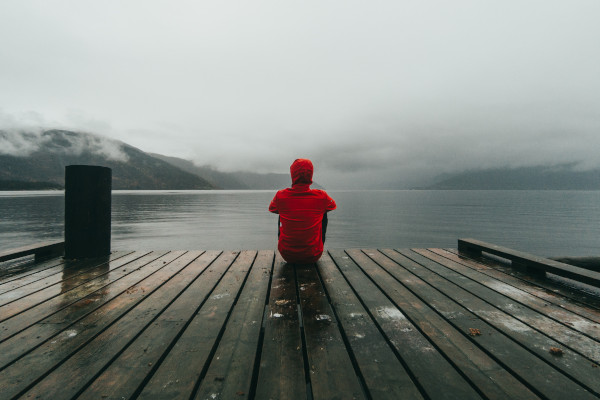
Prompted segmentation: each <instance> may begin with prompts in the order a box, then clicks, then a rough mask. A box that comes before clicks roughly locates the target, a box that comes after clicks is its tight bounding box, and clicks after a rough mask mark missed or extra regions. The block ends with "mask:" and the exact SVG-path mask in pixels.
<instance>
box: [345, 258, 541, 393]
mask: <svg viewBox="0 0 600 400" xmlns="http://www.w3.org/2000/svg"><path fill="white" fill-rule="evenodd" d="M348 254H349V255H350V256H351V257H352V258H353V260H354V261H355V262H356V263H357V264H358V265H359V266H360V267H361V269H362V270H363V271H364V272H365V273H366V274H368V275H369V277H371V278H372V279H373V280H374V282H375V283H376V284H377V285H379V287H381V289H382V290H383V291H384V292H385V293H386V294H387V295H388V296H390V298H391V299H392V300H393V301H394V304H395V305H396V306H397V307H398V308H400V309H401V310H402V312H403V313H405V314H406V316H407V317H408V318H409V319H410V320H411V321H413V323H414V325H415V326H417V327H418V328H419V329H420V331H421V332H422V333H423V334H425V335H427V337H428V338H429V340H431V341H432V342H433V343H434V344H435V346H436V348H437V349H439V351H441V352H443V353H444V354H445V356H446V357H447V358H448V360H450V361H451V362H452V364H453V365H454V366H455V367H456V368H457V369H458V370H460V371H461V374H462V375H464V376H465V377H466V378H468V379H469V380H470V382H472V384H474V385H475V386H476V387H477V388H478V391H479V392H480V393H482V394H483V396H484V397H485V398H489V399H537V398H538V396H537V395H535V394H534V393H533V392H531V391H530V390H529V388H527V387H526V386H525V385H523V384H522V383H521V382H520V381H518V380H517V379H516V378H515V377H514V376H512V375H511V374H510V373H508V372H507V371H506V370H505V369H504V368H503V367H502V366H501V365H500V364H498V363H497V362H496V361H495V360H494V359H493V358H491V357H490V356H489V355H488V354H486V353H485V352H484V351H482V350H481V349H479V348H478V347H477V346H475V345H473V343H472V342H471V341H470V340H469V339H467V337H465V336H464V335H463V334H462V332H460V331H459V330H457V329H456V328H455V327H454V326H452V325H451V324H450V323H448V321H446V320H445V319H444V318H443V317H441V316H439V315H438V314H437V313H436V312H435V310H433V309H432V308H431V307H429V305H427V304H426V303H425V302H423V301H422V300H421V299H419V298H418V297H417V296H415V295H414V294H413V293H412V292H410V291H409V290H408V289H407V288H406V287H405V286H403V285H402V284H401V283H400V282H398V281H397V280H396V279H394V277H393V276H391V275H390V274H389V273H388V272H387V271H386V269H388V270H394V269H396V268H398V265H397V264H396V263H394V261H392V260H391V259H389V258H388V257H386V256H385V255H383V254H382V253H380V252H379V251H377V250H371V249H366V250H363V252H358V251H348ZM367 255H368V258H367ZM382 267H383V268H382ZM384 268H385V269H384ZM400 343H401V345H403V346H404V345H406V343H409V342H408V341H401V342H400ZM433 365H435V364H432V366H430V368H429V370H430V372H431V373H432V374H434V376H439V373H437V372H436V371H435V370H436V368H435V367H434V366H433ZM425 373H427V370H426V371H425ZM423 384H424V385H426V386H427V385H434V386H435V382H433V383H432V382H429V383H427V382H423ZM432 398H438V396H432Z"/></svg>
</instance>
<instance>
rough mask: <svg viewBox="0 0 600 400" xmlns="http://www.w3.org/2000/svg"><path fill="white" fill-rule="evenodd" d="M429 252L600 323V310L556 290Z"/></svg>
mask: <svg viewBox="0 0 600 400" xmlns="http://www.w3.org/2000/svg"><path fill="white" fill-rule="evenodd" d="M427 250H428V251H430V252H432V253H434V254H436V255H438V256H441V257H444V258H447V259H449V260H451V261H454V262H456V263H459V264H461V265H464V266H466V267H469V268H471V269H473V270H475V271H478V272H479V273H481V274H485V275H487V276H490V277H492V278H495V279H497V280H499V281H501V282H504V283H507V284H509V285H511V286H514V287H516V288H519V289H521V290H523V291H525V292H527V293H530V294H532V295H534V296H536V297H538V298H540V299H543V300H544V301H547V302H549V303H552V304H556V305H557V306H559V307H561V308H563V309H565V310H569V311H571V312H574V313H576V314H578V315H581V316H582V317H585V318H587V319H589V320H590V321H594V322H597V323H600V310H597V309H595V308H593V307H590V306H587V305H585V304H581V303H580V304H578V303H575V302H574V301H573V300H572V299H570V298H568V297H565V296H564V295H562V294H560V293H557V292H556V291H554V290H550V289H549V288H545V287H542V286H539V285H534V284H533V283H531V282H529V281H526V280H523V279H518V278H516V277H514V276H512V275H508V274H506V273H504V272H502V271H499V270H497V269H494V268H491V267H489V266H487V265H483V264H481V263H479V262H477V261H474V260H472V259H470V258H464V257H459V256H458V255H457V254H455V253H452V252H449V251H448V250H445V249H427Z"/></svg>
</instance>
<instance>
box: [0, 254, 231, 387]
mask: <svg viewBox="0 0 600 400" xmlns="http://www.w3.org/2000/svg"><path fill="white" fill-rule="evenodd" d="M219 253H220V252H206V253H204V254H202V255H201V256H200V257H198V255H199V252H190V253H186V254H185V255H183V256H181V257H179V258H177V259H176V260H175V261H173V262H171V263H170V264H168V265H167V266H166V267H165V268H163V269H161V270H160V271H158V272H157V273H156V274H154V275H152V276H150V277H148V278H146V279H145V280H144V281H142V282H140V283H139V284H137V285H135V286H134V287H132V289H131V290H127V291H126V292H125V293H122V294H121V295H119V296H117V297H116V298H115V299H113V300H112V301H110V302H108V303H107V304H105V305H104V306H102V307H101V308H100V309H98V310H96V311H95V312H93V313H91V314H89V315H87V316H86V317H85V318H83V319H82V320H80V321H78V322H77V323H75V324H73V325H71V326H70V327H69V329H67V330H65V331H63V332H62V333H61V334H60V335H58V336H55V337H54V338H52V339H50V340H48V341H46V342H45V343H44V344H43V345H42V346H39V347H38V348H36V349H35V350H33V351H31V352H30V353H28V354H27V355H26V356H25V357H23V358H21V359H19V360H18V361H17V362H15V363H13V364H11V365H10V366H9V367H8V368H6V369H4V370H2V371H0V386H2V387H3V389H4V392H5V393H7V397H9V398H10V397H11V396H13V395H17V394H18V393H20V392H25V391H26V390H28V389H31V388H32V387H33V391H32V393H33V392H36V390H40V393H39V395H40V396H44V392H45V391H48V393H49V395H48V398H52V396H55V395H56V396H58V394H57V393H59V391H60V389H59V388H58V387H57V386H61V385H63V384H66V383H71V382H72V381H73V385H72V386H71V388H72V387H73V386H76V387H80V386H78V385H81V384H82V382H83V384H85V383H86V382H87V381H89V380H90V379H92V377H93V375H94V374H95V373H96V372H94V369H93V367H94V366H95V367H98V365H97V364H98V363H99V364H100V366H99V367H100V368H102V367H103V366H104V364H102V361H105V360H106V358H103V357H107V356H110V351H117V352H118V351H119V350H120V348H122V344H123V342H124V343H125V344H126V343H127V342H128V341H129V340H131V339H132V338H133V337H135V336H136V335H137V334H138V333H139V329H141V327H143V326H145V325H147V323H149V322H151V319H152V318H153V317H154V316H155V315H157V314H158V313H159V312H160V311H161V310H162V308H164V307H165V306H166V305H168V304H169V303H170V302H171V301H172V300H173V298H175V297H176V296H177V295H178V294H179V293H180V292H181V290H183V289H184V288H185V287H186V286H187V285H188V284H189V283H190V282H191V281H192V280H193V279H195V278H196V277H197V276H198V275H199V274H201V273H202V272H203V271H204V269H205V268H206V267H207V266H208V265H209V264H210V263H211V262H212V261H213V260H214V259H215V258H216V257H217V255H218V254H219ZM90 344H92V346H91V347H90V348H87V346H89V345H90ZM120 345H121V347H119V346H120ZM86 348H87V349H86ZM90 350H91V352H92V354H90ZM80 351H81V352H80ZM75 354H80V356H79V357H78V358H77V359H75V360H74V361H71V363H70V364H69V361H70V360H73V358H70V357H72V356H73V355H75ZM82 354H83V355H84V357H83V358H82V357H81V355H82ZM113 354H114V353H113ZM86 357H87V358H86ZM86 360H87V362H88V363H89V364H88V365H86ZM78 362H79V363H81V364H82V365H78ZM73 363H75V364H76V366H75V367H73ZM95 364H96V365H95ZM64 365H66V366H65V367H63V368H62V369H61V370H60V371H58V372H57V373H56V374H54V375H53V374H52V372H53V371H55V372H56V371H57V370H56V368H57V367H58V366H64ZM88 367H92V368H89V369H88ZM73 371H76V373H75V372H73ZM44 378H47V379H46V380H45V381H43V380H42V379H44ZM39 381H41V382H43V384H42V386H40V387H38V386H35V387H34V385H35V384H36V383H37V382H39Z"/></svg>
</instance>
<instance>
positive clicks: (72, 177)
mask: <svg viewBox="0 0 600 400" xmlns="http://www.w3.org/2000/svg"><path fill="white" fill-rule="evenodd" d="M111 189H112V171H111V169H110V168H106V167H98V166H93V165H69V166H67V167H66V168H65V258H67V259H74V258H95V257H102V256H107V255H109V254H110V212H111Z"/></svg>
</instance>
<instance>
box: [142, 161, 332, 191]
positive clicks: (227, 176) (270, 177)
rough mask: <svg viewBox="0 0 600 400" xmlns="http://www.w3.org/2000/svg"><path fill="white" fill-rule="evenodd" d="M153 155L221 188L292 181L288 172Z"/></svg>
mask: <svg viewBox="0 0 600 400" xmlns="http://www.w3.org/2000/svg"><path fill="white" fill-rule="evenodd" d="M149 154H150V155H152V156H153V157H156V158H159V159H161V160H163V161H166V162H168V163H170V164H172V165H173V166H176V167H177V168H181V169H182V170H184V171H187V172H190V173H193V174H196V175H198V176H200V177H202V178H204V179H206V180H207V181H209V182H211V183H212V184H213V185H215V186H216V187H218V188H221V189H232V190H235V189H253V190H276V189H283V188H286V187H290V186H291V184H292V182H291V178H290V175H289V174H277V173H266V174H259V173H255V172H244V171H237V172H221V171H217V170H215V169H214V168H211V167H209V166H197V165H195V164H194V163H193V162H191V161H189V160H184V159H182V158H177V157H169V156H164V155H161V154H155V153H149ZM312 187H313V188H314V189H322V187H321V186H320V185H319V184H318V183H316V182H315V183H313V185H312Z"/></svg>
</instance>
